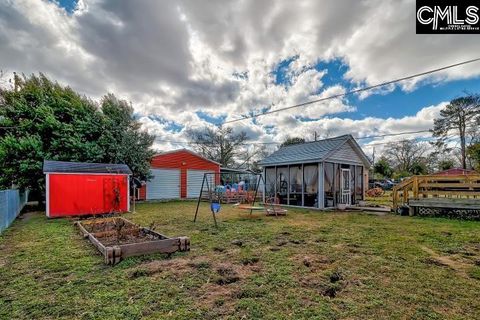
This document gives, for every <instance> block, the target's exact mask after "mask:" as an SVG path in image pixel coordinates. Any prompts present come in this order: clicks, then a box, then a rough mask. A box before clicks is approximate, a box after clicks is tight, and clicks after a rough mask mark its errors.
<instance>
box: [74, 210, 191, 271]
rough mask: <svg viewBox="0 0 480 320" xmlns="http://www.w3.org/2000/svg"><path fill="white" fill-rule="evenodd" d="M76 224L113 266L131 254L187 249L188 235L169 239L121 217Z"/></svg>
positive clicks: (168, 252)
mask: <svg viewBox="0 0 480 320" xmlns="http://www.w3.org/2000/svg"><path fill="white" fill-rule="evenodd" d="M75 224H76V225H77V227H78V228H79V229H80V231H81V232H82V234H83V236H84V238H88V239H89V240H90V242H92V243H93V245H94V246H95V247H96V248H97V249H98V251H100V253H102V255H103V256H104V258H105V263H106V264H111V265H114V264H117V263H119V262H120V261H121V260H122V259H125V258H127V257H132V256H139V255H144V254H152V253H167V254H172V253H174V252H177V251H189V250H190V239H189V238H188V237H177V238H169V237H167V236H164V235H162V234H160V233H157V232H155V231H153V230H150V229H147V228H144V227H141V226H139V225H136V224H134V223H133V222H131V221H129V220H127V219H125V218H122V217H113V218H100V219H92V220H81V221H77V222H76V223H75Z"/></svg>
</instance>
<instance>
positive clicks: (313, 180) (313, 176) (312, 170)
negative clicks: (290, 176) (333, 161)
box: [303, 164, 318, 207]
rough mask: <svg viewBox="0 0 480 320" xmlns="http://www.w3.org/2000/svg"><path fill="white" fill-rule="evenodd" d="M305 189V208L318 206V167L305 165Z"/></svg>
mask: <svg viewBox="0 0 480 320" xmlns="http://www.w3.org/2000/svg"><path fill="white" fill-rule="evenodd" d="M303 188H304V190H303V191H304V196H303V197H304V198H303V199H304V200H303V201H304V203H303V205H304V206H305V207H317V206H318V202H317V201H318V165H317V164H314V165H304V167H303Z"/></svg>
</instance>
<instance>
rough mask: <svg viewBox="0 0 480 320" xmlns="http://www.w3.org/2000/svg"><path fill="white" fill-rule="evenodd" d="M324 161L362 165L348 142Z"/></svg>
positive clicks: (360, 159)
mask: <svg viewBox="0 0 480 320" xmlns="http://www.w3.org/2000/svg"><path fill="white" fill-rule="evenodd" d="M325 161H327V162H329V161H331V162H339V163H349V164H359V165H363V161H362V158H361V157H360V156H359V154H358V153H357V151H355V149H353V147H352V146H351V144H350V142H348V141H347V142H346V143H345V144H343V145H342V146H341V147H340V148H339V149H338V150H336V151H334V152H333V153H332V154H331V155H330V156H328V157H327V159H325Z"/></svg>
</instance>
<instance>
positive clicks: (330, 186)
mask: <svg viewBox="0 0 480 320" xmlns="http://www.w3.org/2000/svg"><path fill="white" fill-rule="evenodd" d="M334 177H335V174H334V164H333V163H331V162H325V165H324V177H323V181H324V182H323V183H324V192H325V196H324V201H325V207H327V208H328V207H333V206H335V186H334Z"/></svg>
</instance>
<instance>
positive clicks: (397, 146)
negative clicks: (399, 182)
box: [384, 140, 426, 172]
mask: <svg viewBox="0 0 480 320" xmlns="http://www.w3.org/2000/svg"><path fill="white" fill-rule="evenodd" d="M425 152H426V147H425V145H424V144H421V143H418V142H416V141H415V140H402V141H399V142H391V143H389V144H387V145H386V146H385V150H384V155H385V157H386V158H387V159H389V160H390V162H391V163H392V164H393V165H394V166H395V168H396V169H397V171H408V172H410V170H411V169H412V166H413V165H414V164H415V163H419V162H423V160H422V159H423V158H424V157H423V156H424V154H425Z"/></svg>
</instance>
